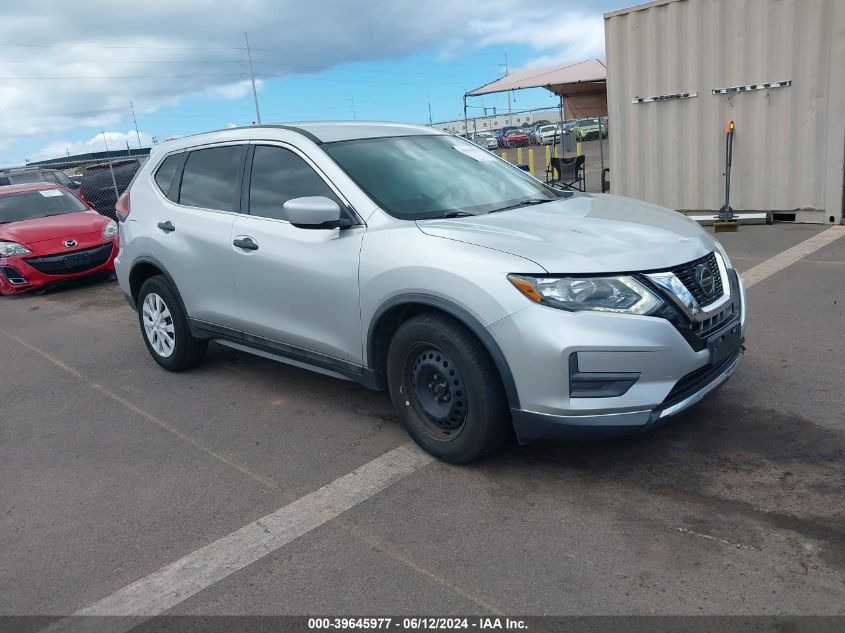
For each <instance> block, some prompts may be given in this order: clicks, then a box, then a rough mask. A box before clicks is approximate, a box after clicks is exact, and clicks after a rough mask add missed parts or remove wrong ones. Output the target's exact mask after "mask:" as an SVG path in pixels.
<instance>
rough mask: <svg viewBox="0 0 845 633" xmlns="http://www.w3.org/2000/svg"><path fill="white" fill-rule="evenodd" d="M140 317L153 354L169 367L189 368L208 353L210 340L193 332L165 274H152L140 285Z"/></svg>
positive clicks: (175, 369)
mask: <svg viewBox="0 0 845 633" xmlns="http://www.w3.org/2000/svg"><path fill="white" fill-rule="evenodd" d="M138 320H139V321H140V323H141V332H142V333H143V336H144V343H145V344H146V346H147V350H148V351H149V352H150V356H152V357H153V359H154V360H155V362H157V363H158V364H159V365H161V366H162V367H164V368H165V369H167V370H168V371H182V370H183V369H189V368H191V367H193V366H194V365H196V364H197V363H198V362H199V361H200V360H202V357H203V356H204V355H205V351H206V348H207V347H208V342H207V341H202V340H199V339H196V338H194V337H193V336H191V331H190V328H189V327H188V318H187V315H186V314H185V312H184V310H183V309H182V304H181V303H180V302H179V301H178V299H177V298H176V291H175V290H174V289H173V288H172V287H171V285H170V284H169V283H168V282H167V280H166V279H165V278H164V277H150V278H149V279H147V280H146V281H145V282H144V284H143V285H142V286H141V291H140V292H139V293H138Z"/></svg>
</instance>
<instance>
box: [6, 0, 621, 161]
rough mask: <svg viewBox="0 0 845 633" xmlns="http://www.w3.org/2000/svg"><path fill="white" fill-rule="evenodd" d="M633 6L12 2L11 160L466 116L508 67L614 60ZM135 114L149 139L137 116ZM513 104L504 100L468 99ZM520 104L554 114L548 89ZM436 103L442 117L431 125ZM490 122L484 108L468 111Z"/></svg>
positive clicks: (470, 1)
mask: <svg viewBox="0 0 845 633" xmlns="http://www.w3.org/2000/svg"><path fill="white" fill-rule="evenodd" d="M632 4H636V2H632V1H625V0H577V1H576V0H442V1H441V0H438V1H423V0H391V1H384V2H374V1H367V0H357V1H354V0H310V1H305V0H240V1H239V2H237V3H224V2H221V1H220V0H216V1H215V0H144V1H143V2H114V1H113V0H108V1H101V0H81V1H80V2H77V3H70V4H68V3H67V2H62V3H59V2H54V1H52V0H41V1H39V2H37V3H33V2H31V0H4V2H3V6H2V8H0V166H12V165H20V164H24V162H25V161H27V160H29V161H35V160H44V159H48V158H54V157H58V156H64V155H66V154H68V153H69V154H71V155H73V154H76V153H81V152H89V151H103V150H105V148H106V146H108V147H109V149H110V150H117V149H124V150H125V149H126V146H127V143H128V144H129V146H130V147H133V148H134V147H138V145H139V137H140V144H141V145H142V146H144V147H147V146H149V145H150V143H151V142H152V140H153V138H156V139H157V140H158V141H162V140H164V139H166V138H169V137H173V136H182V135H185V134H193V133H197V132H202V131H207V130H214V129H221V128H225V127H231V126H235V125H250V124H251V123H252V122H253V121H255V120H256V114H255V105H254V100H253V96H252V85H251V82H250V80H249V66H248V63H247V50H246V45H245V40H244V32H246V33H248V36H249V44H250V48H251V54H252V60H253V68H254V71H255V76H256V81H257V90H258V100H259V107H260V110H261V120H262V122H263V123H277V122H289V121H303V120H315V119H353V118H357V119H366V120H391V121H407V122H414V123H428V122H429V120H432V121H434V122H435V123H436V122H438V121H446V120H452V119H457V118H461V117H462V116H463V101H462V97H463V94H464V93H465V92H466V91H468V90H471V89H473V88H476V87H478V86H480V85H482V84H485V83H488V82H490V81H493V80H495V79H497V78H498V77H501V76H502V75H503V74H504V71H505V66H504V64H505V56H506V55H507V61H508V67H509V69H510V70H515V69H519V68H527V67H539V66H548V65H553V64H558V63H566V62H576V61H582V60H584V59H589V58H592V57H599V58H603V57H604V25H603V20H602V13H604V12H606V11H611V10H615V9H619V8H622V7H625V6H630V5H632ZM130 103H131V104H132V106H133V107H134V110H135V115H136V118H137V123H138V133H137V134H136V131H135V127H134V124H133V120H132V114H131V111H130ZM469 103H470V105H471V106H475V107H476V108H481V107H488V108H492V107H496V109H497V111H498V112H503V111H507V108H508V99H507V95H504V94H502V95H490V96H485V97H483V98H472V99H470V102H469ZM511 105H512V107H513V109H514V110H517V109H519V110H522V109H530V108H541V107H554V106H556V105H557V99H556V97H553V96H552V95H551V93H549V92H548V91H546V90H543V89H535V90H526V91H521V92H515V93H513V94H512V104H511ZM429 107H430V118H429ZM473 111H475V112H476V113H478V114H480V113H481V112H482V111H481V110H480V109H475V108H471V109H470V115H472V113H473Z"/></svg>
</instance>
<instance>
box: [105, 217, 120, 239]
mask: <svg viewBox="0 0 845 633" xmlns="http://www.w3.org/2000/svg"><path fill="white" fill-rule="evenodd" d="M115 235H117V222H115V221H114V220H109V223H108V224H106V226H105V228H104V229H103V239H104V240H107V239H109V238H110V237H114V236H115Z"/></svg>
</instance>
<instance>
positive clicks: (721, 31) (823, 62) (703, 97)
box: [604, 0, 845, 223]
mask: <svg viewBox="0 0 845 633" xmlns="http://www.w3.org/2000/svg"><path fill="white" fill-rule="evenodd" d="M604 20H605V42H606V52H607V98H608V110H609V117H610V122H611V123H610V125H611V128H612V130H611V134H610V174H611V182H612V190H613V193H616V194H620V195H625V196H631V197H634V198H640V199H642V200H647V201H649V202H655V203H658V204H662V205H665V206H667V207H670V208H673V209H678V210H691V211H699V210H701V211H714V210H718V209H719V208H720V207H721V206H722V205H723V204H724V197H725V191H724V175H723V174H724V171H725V127H726V124H727V123H728V122H729V121H734V122H735V135H734V143H733V167H732V171H731V207H733V208H734V209H735V210H738V211H740V210H742V211H773V212H775V219H781V220H796V221H802V222H823V223H830V222H840V221H842V216H843V204H845V189H843V168H844V166H845V2H843V1H842V0H800V1H799V0H657V1H655V2H650V3H648V4H644V5H640V6H636V7H632V8H630V9H624V10H621V11H614V12H611V13H607V14H605V16H604Z"/></svg>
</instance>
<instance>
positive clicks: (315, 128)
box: [156, 121, 446, 152]
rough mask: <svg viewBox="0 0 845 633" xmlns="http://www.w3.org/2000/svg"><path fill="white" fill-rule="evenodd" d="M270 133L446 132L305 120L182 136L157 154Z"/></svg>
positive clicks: (313, 136)
mask: <svg viewBox="0 0 845 633" xmlns="http://www.w3.org/2000/svg"><path fill="white" fill-rule="evenodd" d="M267 130H287V131H290V132H296V133H297V134H302V135H303V136H305V137H306V138H308V139H310V140H311V141H313V142H314V143H316V144H318V145H319V144H321V143H333V142H335V141H351V140H356V139H365V138H383V137H388V136H419V135H421V134H446V132H443V131H442V130H438V129H435V128H430V127H427V126H425V125H414V124H412V123H394V122H390V121H302V122H297V123H285V124H269V123H268V124H261V125H244V126H241V127H233V128H224V129H222V130H213V131H209V132H201V133H199V134H191V135H189V136H180V137H179V138H178V139H173V140H172V141H167V142H165V143H162V144H161V145H158V146H157V150H156V151H157V152H159V151H164V150H166V149H170V148H188V147H192V146H194V145H196V144H197V142H198V141H199V142H202V141H205V142H209V143H213V142H215V141H218V140H220V141H237V140H241V139H243V140H254V139H260V138H262V135H263V134H266V131H267Z"/></svg>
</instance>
